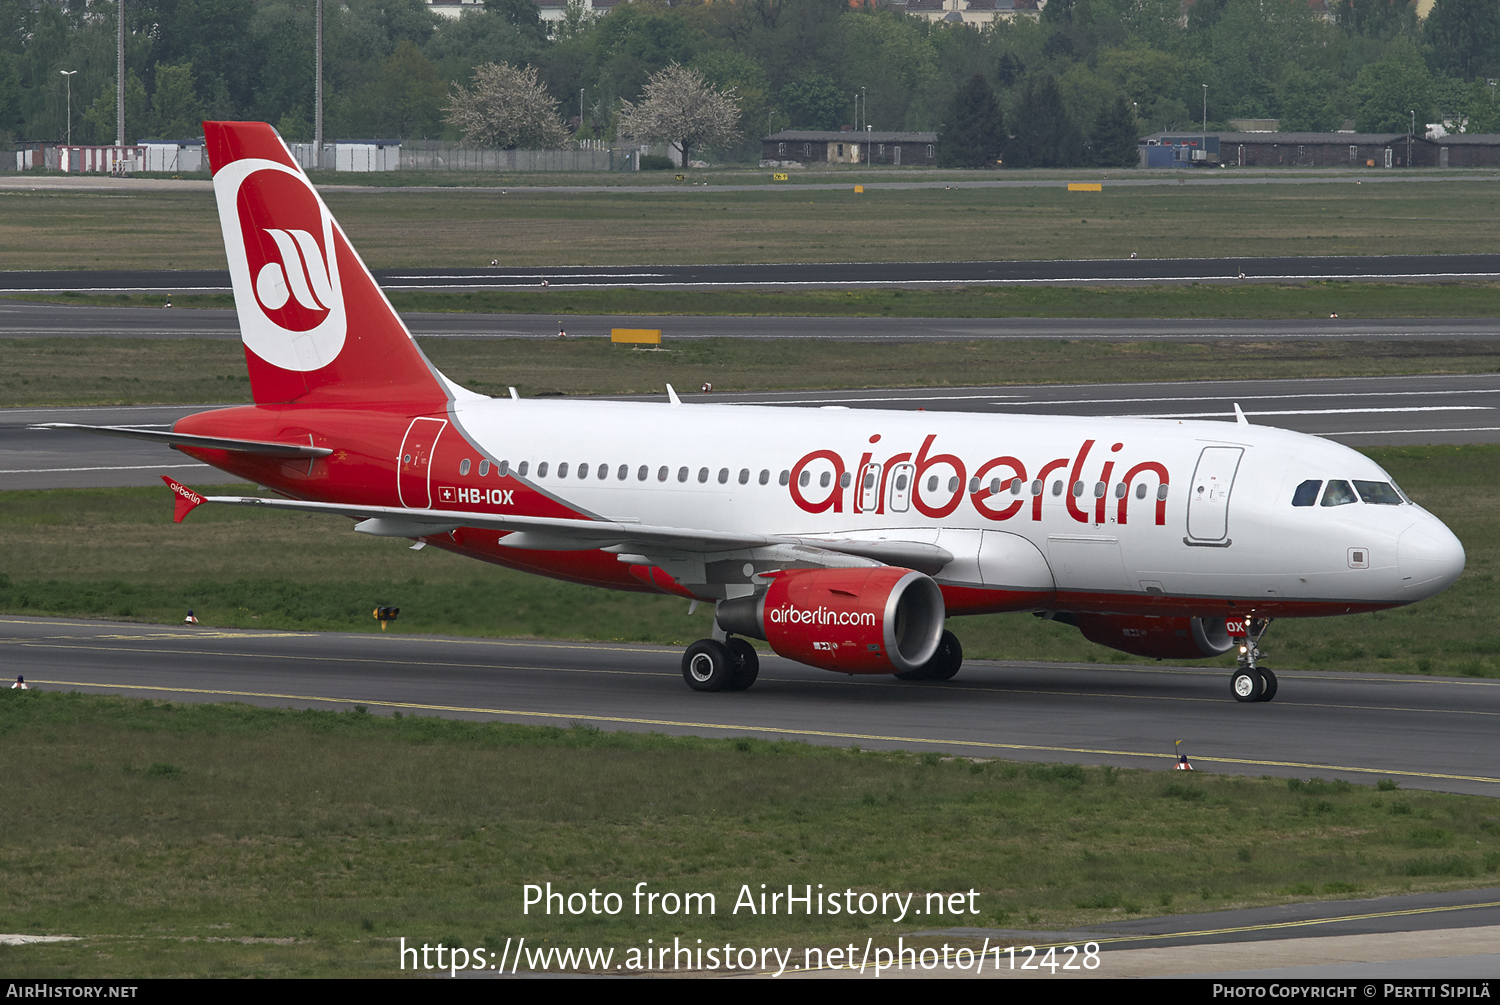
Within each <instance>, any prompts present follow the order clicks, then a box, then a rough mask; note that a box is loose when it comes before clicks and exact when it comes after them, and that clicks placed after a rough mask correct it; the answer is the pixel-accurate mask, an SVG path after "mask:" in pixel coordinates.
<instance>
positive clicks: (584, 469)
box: [559, 464, 589, 478]
mask: <svg viewBox="0 0 1500 1005" xmlns="http://www.w3.org/2000/svg"><path fill="white" fill-rule="evenodd" d="M559 471H561V469H559ZM588 476H589V466H588V465H587V464H580V465H578V477H579V478H587V477H588Z"/></svg>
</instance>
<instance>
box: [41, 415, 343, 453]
mask: <svg viewBox="0 0 1500 1005" xmlns="http://www.w3.org/2000/svg"><path fill="white" fill-rule="evenodd" d="M30 428H32V429H76V430H79V431H80V432H84V433H98V434H100V435H102V436H124V437H128V438H129V439H132V440H151V441H153V442H155V443H164V444H166V445H168V446H172V447H179V446H181V447H206V448H210V449H213V450H237V451H239V452H241V453H246V454H261V455H263V456H266V457H327V456H328V455H329V454H331V453H333V451H332V450H330V449H329V448H328V447H315V446H313V445H312V444H310V443H271V442H268V441H265V440H235V439H229V438H227V437H223V436H190V435H188V434H186V433H167V432H160V431H158V430H154V429H136V428H135V427H133V426H85V425H80V424H79V423H76V422H42V423H38V424H37V425H34V426H31V427H30Z"/></svg>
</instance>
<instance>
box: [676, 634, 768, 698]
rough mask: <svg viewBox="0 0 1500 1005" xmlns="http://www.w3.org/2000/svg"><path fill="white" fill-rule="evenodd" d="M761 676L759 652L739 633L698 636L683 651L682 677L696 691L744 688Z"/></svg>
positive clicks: (741, 689) (738, 689)
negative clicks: (723, 637) (720, 636)
mask: <svg viewBox="0 0 1500 1005" xmlns="http://www.w3.org/2000/svg"><path fill="white" fill-rule="evenodd" d="M758 676H760V656H759V655H757V653H756V652H755V647H754V646H752V645H751V644H750V643H748V642H746V641H745V640H744V639H742V638H739V637H738V636H730V638H729V639H728V640H727V641H725V642H720V641H719V640H718V639H699V640H698V641H697V642H694V643H693V644H692V645H690V646H688V647H687V652H685V653H683V654H682V679H683V680H685V681H687V686H688V687H690V688H692V689H693V690H694V691H743V690H745V689H746V688H748V687H749V686H750V685H751V684H754V683H755V678H756V677H758Z"/></svg>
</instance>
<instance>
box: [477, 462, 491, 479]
mask: <svg viewBox="0 0 1500 1005" xmlns="http://www.w3.org/2000/svg"><path fill="white" fill-rule="evenodd" d="M489 473H490V462H489V461H480V462H479V477H480V478H483V477H484V476H485V475H487V474H489Z"/></svg>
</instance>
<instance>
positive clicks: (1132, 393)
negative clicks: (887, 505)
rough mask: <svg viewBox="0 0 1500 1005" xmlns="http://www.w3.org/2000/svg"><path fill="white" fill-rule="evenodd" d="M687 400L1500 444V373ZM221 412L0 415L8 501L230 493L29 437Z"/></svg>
mask: <svg viewBox="0 0 1500 1005" xmlns="http://www.w3.org/2000/svg"><path fill="white" fill-rule="evenodd" d="M663 397H664V396H663ZM634 400H641V399H634ZM648 400H649V399H648ZM683 400H684V401H685V402H689V403H692V402H696V401H710V402H716V403H725V404H731V403H740V404H766V405H786V406H823V405H844V406H847V407H850V408H891V409H917V408H922V409H928V410H930V411H967V412H981V413H986V414H993V415H1004V414H1014V413H1028V414H1038V413H1040V414H1044V415H1104V416H1116V415H1119V416H1124V415H1128V416H1148V417H1156V418H1166V419H1174V418H1175V419H1187V418H1193V419H1199V418H1206V419H1214V418H1222V419H1223V420H1224V421H1226V422H1232V421H1233V419H1234V403H1235V402H1238V403H1239V405H1240V407H1241V408H1243V409H1244V411H1245V413H1246V415H1247V416H1248V417H1249V419H1250V421H1251V422H1256V423H1263V424H1266V425H1273V426H1281V427H1283V428H1286V429H1295V430H1298V431H1299V432H1305V433H1313V434H1316V435H1319V436H1326V437H1328V438H1330V439H1333V440H1337V441H1339V442H1341V443H1346V444H1349V445H1350V446H1356V447H1359V446H1384V445H1393V444H1422V443H1500V374H1472V375H1456V376H1402V377H1347V378H1340V379H1336V380H1335V379H1313V380H1237V381H1199V382H1184V383H1159V384H1153V383H1147V384H1058V385H1038V386H1017V387H998V388H984V387H969V388H943V389H941V390H933V389H907V390H899V389H897V390H879V389H874V390H869V389H866V390H858V391H789V392H783V393H758V394H718V393H714V394H684V395H683ZM214 407H221V406H216V405H211V404H204V405H144V406H134V407H95V408H12V409H4V410H0V490H3V489H45V488H90V487H109V486H126V485H157V484H160V476H161V475H163V474H169V475H172V476H173V477H175V478H177V479H179V480H180V481H184V482H188V483H189V484H194V483H196V484H224V483H225V481H226V479H227V476H225V475H222V474H220V473H219V472H218V471H216V470H215V469H214V468H211V467H209V466H208V465H205V464H200V463H198V462H197V461H194V460H192V459H191V458H189V457H188V456H186V455H185V454H181V453H178V452H176V451H174V450H172V449H171V448H169V447H162V446H158V445H156V444H151V443H144V442H139V441H135V440H126V439H120V438H117V437H103V436H92V435H89V434H87V433H80V432H75V431H72V430H57V429H48V430H42V429H33V428H30V427H31V426H32V425H34V424H36V423H43V422H76V423H82V424H86V425H123V426H140V427H142V428H145V429H170V428H171V426H172V423H174V422H175V421H177V420H178V419H179V418H181V417H182V416H184V415H191V414H192V413H194V412H201V411H204V410H206V409H209V408H214Z"/></svg>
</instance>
